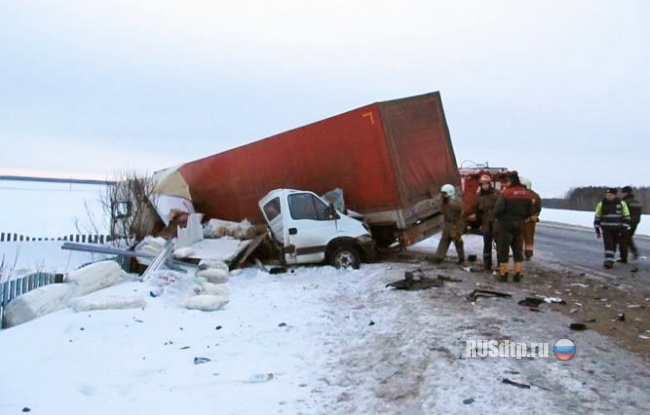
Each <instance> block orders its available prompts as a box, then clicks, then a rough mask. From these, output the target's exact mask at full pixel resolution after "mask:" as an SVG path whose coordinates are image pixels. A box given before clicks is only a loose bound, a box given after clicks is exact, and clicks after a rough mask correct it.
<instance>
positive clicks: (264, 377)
mask: <svg viewBox="0 0 650 415" xmlns="http://www.w3.org/2000/svg"><path fill="white" fill-rule="evenodd" d="M273 377H274V376H273V373H256V374H254V375H252V376H251V377H250V378H248V380H246V381H245V382H244V383H263V382H268V381H269V380H272V379H273Z"/></svg>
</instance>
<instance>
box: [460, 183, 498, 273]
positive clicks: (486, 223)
mask: <svg viewBox="0 0 650 415" xmlns="http://www.w3.org/2000/svg"><path fill="white" fill-rule="evenodd" d="M479 186H480V188H479V192H478V194H477V195H476V198H475V199H474V202H473V203H472V210H471V212H472V214H471V215H470V216H469V217H468V218H467V219H469V220H470V221H472V222H474V221H476V222H477V223H478V224H479V225H480V230H481V233H482V234H483V269H484V270H485V271H488V272H490V271H492V245H493V243H494V242H495V241H496V236H497V220H496V218H495V217H494V205H496V203H497V199H498V197H499V191H498V190H497V189H495V188H494V187H493V186H492V178H491V177H490V176H489V175H487V174H484V175H482V176H481V178H480V179H479Z"/></svg>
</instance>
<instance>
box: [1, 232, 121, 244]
mask: <svg viewBox="0 0 650 415" xmlns="http://www.w3.org/2000/svg"><path fill="white" fill-rule="evenodd" d="M111 240H112V239H111V236H110V235H96V234H93V235H80V234H71V235H65V236H60V237H57V238H45V237H32V236H26V235H21V234H18V233H10V232H0V242H34V241H71V242H83V243H86V242H87V243H96V244H103V243H107V242H110V241H111Z"/></svg>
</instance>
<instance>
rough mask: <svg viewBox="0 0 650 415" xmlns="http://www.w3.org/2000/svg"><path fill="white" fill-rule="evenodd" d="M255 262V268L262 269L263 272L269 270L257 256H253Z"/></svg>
mask: <svg viewBox="0 0 650 415" xmlns="http://www.w3.org/2000/svg"><path fill="white" fill-rule="evenodd" d="M255 264H256V265H257V268H259V269H260V270H262V271H264V272H269V270H268V269H266V267H265V266H264V264H263V263H262V261H260V260H259V259H258V258H255Z"/></svg>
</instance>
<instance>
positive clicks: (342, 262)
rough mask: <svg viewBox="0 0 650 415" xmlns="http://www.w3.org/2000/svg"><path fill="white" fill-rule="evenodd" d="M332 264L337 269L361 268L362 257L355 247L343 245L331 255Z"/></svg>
mask: <svg viewBox="0 0 650 415" xmlns="http://www.w3.org/2000/svg"><path fill="white" fill-rule="evenodd" d="M330 264H332V265H333V266H334V267H336V268H354V269H357V268H359V265H360V264H361V256H360V255H359V251H357V249H356V248H355V247H354V246H350V245H341V246H339V247H337V248H335V249H334V250H333V251H332V254H331V255H330Z"/></svg>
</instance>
